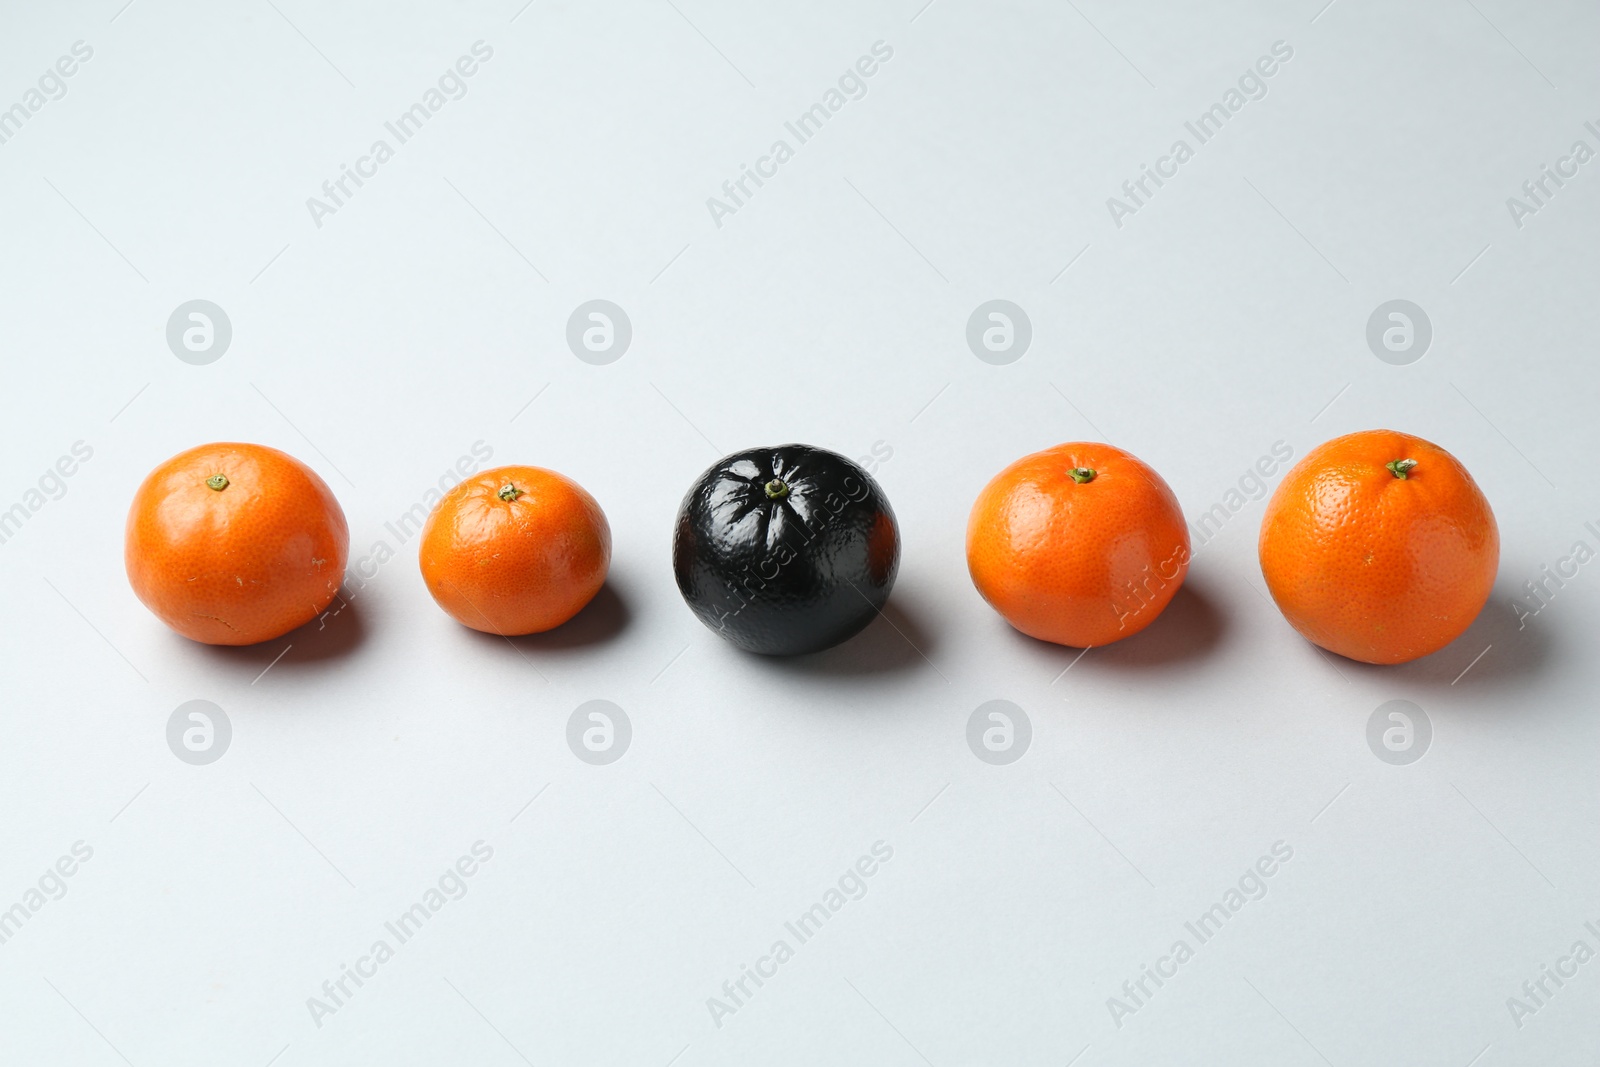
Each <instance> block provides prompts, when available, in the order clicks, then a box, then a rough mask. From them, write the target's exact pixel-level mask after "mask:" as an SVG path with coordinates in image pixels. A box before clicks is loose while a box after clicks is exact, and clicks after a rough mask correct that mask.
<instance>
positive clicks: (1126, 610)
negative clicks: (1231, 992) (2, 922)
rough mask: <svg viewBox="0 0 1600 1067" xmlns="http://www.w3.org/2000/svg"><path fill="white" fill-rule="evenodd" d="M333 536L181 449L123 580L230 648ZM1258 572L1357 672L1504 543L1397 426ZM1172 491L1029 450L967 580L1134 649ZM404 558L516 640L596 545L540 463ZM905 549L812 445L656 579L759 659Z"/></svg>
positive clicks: (686, 537) (754, 464)
mask: <svg viewBox="0 0 1600 1067" xmlns="http://www.w3.org/2000/svg"><path fill="white" fill-rule="evenodd" d="M349 541H350V536H349V529H348V527H347V525H346V523H345V518H344V512H343V510H342V509H341V508H340V507H339V502H338V501H337V500H336V499H334V496H333V493H332V491H331V490H329V488H328V486H327V484H326V483H325V482H323V480H322V479H321V478H319V477H318V476H317V475H316V474H315V473H314V472H313V471H312V470H311V469H310V468H309V467H307V466H306V465H305V464H303V463H301V462H300V461H298V460H296V459H294V458H293V457H292V456H288V455H286V454H284V453H282V452H279V451H278V450H276V449H273V448H267V447H265V446H262V445H250V444H211V445H202V446H201V447H199V448H193V449H190V450H188V451H187V452H183V453H180V454H179V455H177V456H174V457H173V458H172V459H170V460H168V461H167V462H165V463H163V464H162V465H161V466H159V467H157V468H156V469H155V470H154V471H153V472H152V473H151V474H150V475H149V477H147V478H146V479H145V481H144V483H143V484H142V485H141V486H140V487H139V490H138V492H137V493H136V494H135V496H134V500H133V506H132V509H131V510H130V512H129V515H128V526H127V541H126V554H125V560H126V564H127V569H128V578H129V580H130V581H131V582H132V584H133V589H134V592H135V593H137V594H138V596H139V599H140V600H142V601H143V602H144V604H145V606H146V607H148V608H149V609H150V610H151V611H153V612H154V613H155V614H156V615H157V616H159V617H160V618H161V619H162V620H163V621H164V622H166V623H167V625H168V626H170V627H172V629H174V630H176V631H177V632H178V633H180V634H182V635H184V636H185V637H189V638H192V639H194V640H196V641H203V642H206V643H209V644H220V645H247V644H254V643H256V642H259V641H266V640H269V639H271V638H274V637H279V636H281V635H283V634H285V633H287V632H288V631H290V630H292V629H294V628H295V627H297V626H300V625H302V624H304V623H306V622H309V621H311V620H312V619H314V618H316V617H317V616H318V615H319V614H321V613H322V612H323V610H324V609H326V608H327V606H328V605H329V603H330V602H331V601H332V600H333V598H334V596H335V595H336V593H337V592H338V589H339V586H340V584H341V582H342V581H343V579H344V568H345V562H346V560H347V558H348V551H349ZM1259 548H1260V556H1261V571H1262V576H1263V577H1264V578H1265V579H1266V584H1267V588H1268V589H1269V590H1270V591H1271V593H1272V597H1273V599H1274V600H1275V601H1276V602H1277V605H1278V607H1279V608H1280V609H1281V610H1282V612H1283V614H1284V616H1285V617H1286V618H1287V619H1288V620H1289V622H1290V624H1291V625H1293V626H1294V628H1295V629H1296V630H1298V631H1299V632H1300V633H1301V634H1302V635H1304V636H1305V637H1306V638H1307V639H1309V640H1311V641H1313V642H1315V643H1316V644H1318V645H1320V646H1322V647H1323V648H1325V649H1328V650H1329V651H1332V652H1336V653H1338V654H1340V655H1342V656H1348V657H1350V658H1352V659H1356V660H1361V661H1364V662H1367V663H1403V662H1406V661H1408V660H1413V659H1416V658H1417V657H1419V656H1425V655H1427V654H1428V653H1430V652H1435V651H1437V650H1438V649H1440V648H1443V647H1444V646H1445V645H1446V644H1448V643H1449V642H1451V641H1453V640H1454V639H1455V638H1456V637H1458V636H1460V634H1461V633H1462V632H1463V631H1464V630H1466V628H1467V627H1468V626H1469V625H1470V624H1471V623H1472V620H1473V619H1474V618H1475V617H1476V616H1477V614H1478V612H1479V611H1480V610H1481V609H1482V607H1483V605H1484V603H1485V602H1486V601H1487V600H1488V597H1489V592H1490V588H1491V586H1492V585H1493V583H1494V578H1495V571H1496V568H1497V567H1498V565H1499V555H1500V541H1499V533H1498V531H1497V529H1496V526H1495V521H1494V515H1493V513H1492V512H1491V511H1490V509H1489V503H1488V501H1487V500H1486V499H1484V496H1483V493H1482V492H1481V491H1480V490H1479V489H1478V486H1477V484H1476V483H1475V482H1474V481H1473V480H1472V476H1471V475H1470V474H1468V473H1467V471H1466V469H1465V468H1464V467H1463V466H1462V465H1461V464H1460V463H1459V462H1457V460H1456V459H1455V457H1453V456H1451V455H1450V454H1449V453H1448V452H1446V451H1445V450H1444V449H1442V448H1440V447H1438V446H1437V445H1434V444H1430V443H1429V442H1427V441H1424V440H1422V439H1421V438H1418V437H1412V436H1409V435H1407V434H1402V433H1396V432H1394V431H1390V430H1371V431H1366V432H1363V433H1354V434H1349V435H1347V436H1344V437H1339V438H1336V439H1334V440H1332V441H1328V442H1326V443H1324V444H1322V445H1320V446H1319V447H1317V448H1315V449H1313V450H1312V451H1311V452H1310V453H1309V454H1308V455H1307V456H1306V457H1305V458H1304V459H1303V460H1301V461H1300V463H1299V464H1297V465H1296V466H1295V467H1294V468H1293V469H1292V470H1291V471H1290V472H1289V473H1288V474H1287V475H1285V476H1284V479H1283V481H1282V483H1281V484H1280V485H1279V486H1278V488H1277V490H1276V492H1275V493H1274V494H1273V496H1272V499H1271V500H1270V501H1269V502H1268V505H1267V509H1266V515H1265V517H1264V518H1263V520H1262V523H1261V536H1260V545H1259ZM1189 556H1190V551H1189V531H1188V526H1187V524H1186V523H1185V521H1184V518H1183V512H1182V510H1181V509H1180V508H1179V506H1178V500H1177V497H1176V496H1174V495H1173V492H1172V490H1171V489H1170V488H1169V487H1168V485H1167V483H1166V482H1165V481H1164V480H1162V478H1161V476H1160V475H1159V474H1157V473H1156V472H1155V471H1154V470H1152V469H1151V468H1150V467H1148V466H1147V465H1145V464H1144V463H1142V462H1140V461H1139V460H1138V459H1136V458H1134V457H1133V456H1131V455H1129V454H1128V453H1126V452H1124V451H1122V450H1120V449H1117V448H1113V447H1111V446H1110V445H1104V444H1093V443H1083V442H1078V443H1072V444H1063V445H1057V446H1056V447H1054V448H1050V449H1046V450H1045V451H1043V452H1037V453H1034V454H1033V455H1030V456H1024V457H1023V458H1022V459H1019V460H1017V461H1016V462H1015V463H1013V464H1011V465H1010V466H1009V467H1007V468H1006V469H1005V470H1003V471H1001V472H1000V473H999V474H997V475H996V476H995V477H994V479H993V480H992V481H990V482H989V484H988V485H987V486H985V487H984V489H983V491H982V492H981V493H980V494H979V495H978V499H977V501H976V502H975V503H974V504H973V506H972V511H971V515H970V517H969V518H968V521H967V567H968V570H969V572H970V573H971V576H972V581H973V584H974V585H975V586H976V587H977V589H978V592H979V593H980V594H982V596H983V598H984V599H985V600H987V601H988V602H989V604H990V605H991V606H993V607H994V609H995V610H996V611H998V612H999V613H1000V614H1001V615H1002V616H1003V617H1004V618H1005V619H1006V621H1008V622H1009V623H1010V624H1011V625H1012V626H1014V627H1016V628H1017V629H1018V630H1020V631H1022V632H1023V633H1025V634H1028V635H1029V636H1031V637H1035V638H1038V639H1040V640H1044V641H1052V642H1055V643H1057V644H1062V645H1070V646H1073V647H1077V648H1091V647H1095V646H1100V645H1106V644H1110V643H1111V642H1113V641H1119V640H1122V639H1124V638H1127V637H1131V636H1133V635H1134V634H1137V633H1138V632H1139V631H1141V630H1143V629H1144V628H1145V627H1147V626H1149V625H1150V623H1151V622H1153V621H1154V620H1155V619H1156V617H1157V616H1159V615H1160V614H1161V612H1162V611H1163V610H1164V609H1165V608H1166V606H1167V604H1168V603H1170V602H1171V600H1172V597H1173V595H1174V594H1175V593H1177V591H1178V589H1179V588H1180V587H1181V586H1182V585H1183V580H1184V577H1185V575H1186V574H1187V573H1188V570H1189V562H1190V559H1189ZM418 561H419V563H420V565H421V569H422V577H423V581H424V582H425V583H426V584H427V587H428V591H429V592H430V593H431V594H433V598H434V600H435V601H437V602H438V604H439V606H440V607H441V608H443V609H444V610H445V611H446V612H448V613H449V614H450V615H451V616H452V617H454V618H455V619H456V620H457V621H458V622H460V623H461V624H463V625H465V626H470V627H472V628H473V629H475V630H482V631H484V632H486V633H492V634H501V635H505V636H514V635H519V634H530V633H540V632H543V631H546V630H550V629H553V628H555V627H557V626H560V625H561V624H562V623H564V622H566V621H567V620H569V619H571V618H572V617H573V616H574V615H576V614H577V613H578V612H579V611H581V610H582V609H583V607H584V605H586V604H588V603H589V601H590V600H591V599H593V597H594V596H595V594H596V593H598V592H599V591H600V588H601V586H602V585H603V584H604V583H605V579H606V572H607V569H608V568H609V566H610V562H611V529H610V526H609V525H608V524H607V522H606V517H605V513H604V512H603V511H602V510H601V509H600V505H599V504H598V503H597V502H596V501H595V499H594V497H592V496H590V495H589V494H588V493H587V492H585V491H584V489H583V488H582V487H581V486H579V485H578V484H577V483H575V482H573V481H572V480H571V479H569V478H566V477H564V476H562V475H560V474H557V473H555V472H554V471H549V470H544V469H542V468H539V467H518V466H511V467H499V468H496V469H494V470H488V471H484V472H482V473H480V474H476V475H473V476H471V477H468V478H467V479H466V480H464V481H462V482H460V483H459V484H457V485H456V486H455V487H454V488H452V489H451V490H450V491H449V492H448V493H447V494H445V496H444V497H443V499H442V500H440V501H439V503H438V504H437V505H435V507H434V509H433V512H432V514H430V515H429V517H428V520H427V522H426V524H425V525H424V527H423V530H422V536H421V539H420V549H419V552H418ZM899 561H900V532H899V527H898V525H897V523H896V522H895V517H894V511H893V510H892V509H891V508H890V506H889V501H888V499H887V498H886V497H885V496H884V493H883V490H882V489H881V488H880V487H879V486H878V484H877V482H875V481H874V480H873V479H872V477H871V476H870V475H869V474H868V473H867V472H866V471H865V470H863V469H862V468H861V467H860V466H858V465H857V464H855V463H852V462H851V461H850V460H848V459H846V458H845V457H843V456H840V455H838V454H836V453H834V452H829V451H827V450H825V449H820V448H813V447H810V446H808V445H781V446H778V447H776V448H755V449H750V450H749V451H746V452H739V453H735V454H733V455H730V456H726V457H724V458H723V459H721V460H719V461H718V462H717V463H715V464H714V465H712V467H711V468H710V469H709V470H707V471H706V472H705V473H704V474H702V475H701V476H700V478H699V479H698V480H697V481H696V482H695V483H694V485H693V486H691V487H690V489H689V492H688V494H687V495H686V496H685V497H684V499H683V503H682V505H681V506H680V507H679V509H678V518H677V527H676V532H675V535H674V538H673V545H672V563H673V570H674V572H675V574H676V576H677V581H678V588H679V589H680V590H681V591H682V593H683V597H684V600H685V601H686V602H687V603H688V605H689V607H690V608H691V609H693V611H694V613H695V615H696V616H698V617H699V619H700V621H701V622H703V623H705V624H706V625H707V626H708V627H710V628H711V629H713V630H715V631H716V632H717V633H719V634H720V635H722V636H723V637H724V638H726V639H728V640H729V641H732V642H733V643H734V644H736V645H738V646H739V647H741V648H744V649H747V650H749V651H751V652H759V653H767V654H772V655H797V654H803V653H808V652H817V651H820V650H822V649H825V648H829V647H831V646H833V645H836V644H838V643H839V642H841V641H844V640H846V639H848V638H850V637H851V636H853V635H855V634H856V633H858V632H860V631H861V630H862V629H863V628H864V627H866V625H867V624H868V623H870V622H871V621H872V619H873V618H874V617H875V615H876V614H877V613H879V612H880V611H881V610H882V608H883V606H884V604H885V603H886V602H887V601H888V599H889V592H890V589H891V587H892V586H893V585H894V579H895V573H896V571H897V569H898V567H899Z"/></svg>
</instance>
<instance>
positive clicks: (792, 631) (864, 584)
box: [672, 445, 900, 656]
mask: <svg viewBox="0 0 1600 1067" xmlns="http://www.w3.org/2000/svg"><path fill="white" fill-rule="evenodd" d="M899 564H900V530H899V527H898V526H897V525H896V524H895V520H894V511H893V510H892V509H891V508H890V507H889V501H888V499H887V498H885V497H884V495H883V490H881V489H880V488H878V483H877V482H875V481H873V480H872V476H871V475H869V474H868V473H867V472H866V471H864V470H862V469H861V468H860V467H859V466H857V465H856V464H855V463H852V462H851V461H850V460H848V459H846V458H845V457H843V456H841V455H839V454H838V453H836V452H829V451H828V450H826V449H822V448H812V447H811V446H809V445H779V446H778V447H776V448H753V449H750V450H749V451H747V452H737V453H735V454H733V455H731V456H724V457H723V458H722V459H721V460H719V461H717V463H715V464H714V465H713V466H712V467H711V469H709V470H707V471H706V472H705V473H704V474H702V475H701V476H700V478H699V480H697V481H696V482H695V483H694V485H693V486H691V487H690V489H689V492H688V494H687V495H686V496H685V497H684V498H683V503H682V505H680V506H679V508H678V524H677V532H676V534H675V535H674V537H673V542H672V569H673V571H674V573H675V574H676V575H677V579H678V588H679V590H681V591H682V593H683V599H684V600H685V601H687V602H688V604H689V607H691V608H693V609H694V613H695V614H696V615H698V616H699V617H700V621H701V622H703V623H705V624H706V625H707V626H709V627H710V628H711V629H713V630H715V631H717V633H719V634H721V635H722V636H723V637H726V638H727V639H728V640H729V641H732V642H733V643H734V644H736V645H738V646H739V647H740V648H743V649H747V650H749V651H751V652H760V653H765V654H768V655H779V656H793V655H799V654H801V653H805V652H819V651H821V650H822V649H825V648H830V647H832V646H833V645H836V644H838V643H839V642H841V641H843V640H845V639H847V638H849V637H853V636H854V635H855V634H857V633H860V632H861V630H862V629H864V628H865V627H866V625H867V624H868V623H870V622H871V621H872V618H873V616H874V615H876V614H877V612H878V610H879V609H880V608H882V607H883V605H884V603H885V602H887V601H888V599H889V590H890V589H891V588H892V587H893V586H894V576H895V571H896V570H897V569H898V568H899Z"/></svg>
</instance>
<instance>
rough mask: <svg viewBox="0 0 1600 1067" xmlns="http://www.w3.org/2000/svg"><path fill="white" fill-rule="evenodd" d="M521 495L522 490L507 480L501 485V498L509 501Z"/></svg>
mask: <svg viewBox="0 0 1600 1067" xmlns="http://www.w3.org/2000/svg"><path fill="white" fill-rule="evenodd" d="M521 495H522V490H521V489H518V488H517V487H516V486H514V485H512V484H511V483H510V482H507V483H506V484H505V485H503V486H501V487H500V492H499V494H498V496H499V497H500V499H501V500H505V501H507V502H509V501H512V500H515V499H517V497H519V496H521Z"/></svg>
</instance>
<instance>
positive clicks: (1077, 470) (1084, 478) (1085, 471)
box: [1067, 467, 1100, 485]
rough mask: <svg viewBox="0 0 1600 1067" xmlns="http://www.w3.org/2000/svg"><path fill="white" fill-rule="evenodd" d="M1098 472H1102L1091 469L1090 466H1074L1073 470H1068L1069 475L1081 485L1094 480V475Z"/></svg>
mask: <svg viewBox="0 0 1600 1067" xmlns="http://www.w3.org/2000/svg"><path fill="white" fill-rule="evenodd" d="M1098 473H1100V472H1099V471H1094V470H1090V469H1089V468H1088V467H1073V468H1072V469H1071V470H1069V471H1067V475H1068V477H1070V478H1071V479H1072V480H1073V481H1075V482H1077V483H1078V484H1079V485H1083V484H1084V483H1086V482H1092V481H1094V476H1095V475H1096V474H1098Z"/></svg>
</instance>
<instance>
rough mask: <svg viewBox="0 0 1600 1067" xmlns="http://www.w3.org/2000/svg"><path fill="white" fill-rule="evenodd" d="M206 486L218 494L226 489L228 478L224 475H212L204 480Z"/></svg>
mask: <svg viewBox="0 0 1600 1067" xmlns="http://www.w3.org/2000/svg"><path fill="white" fill-rule="evenodd" d="M206 485H207V486H209V487H210V488H212V489H215V490H216V491H217V492H219V493H220V492H222V491H223V490H224V489H226V488H228V476H227V475H226V474H213V475H212V476H211V477H209V478H207V479H206Z"/></svg>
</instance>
